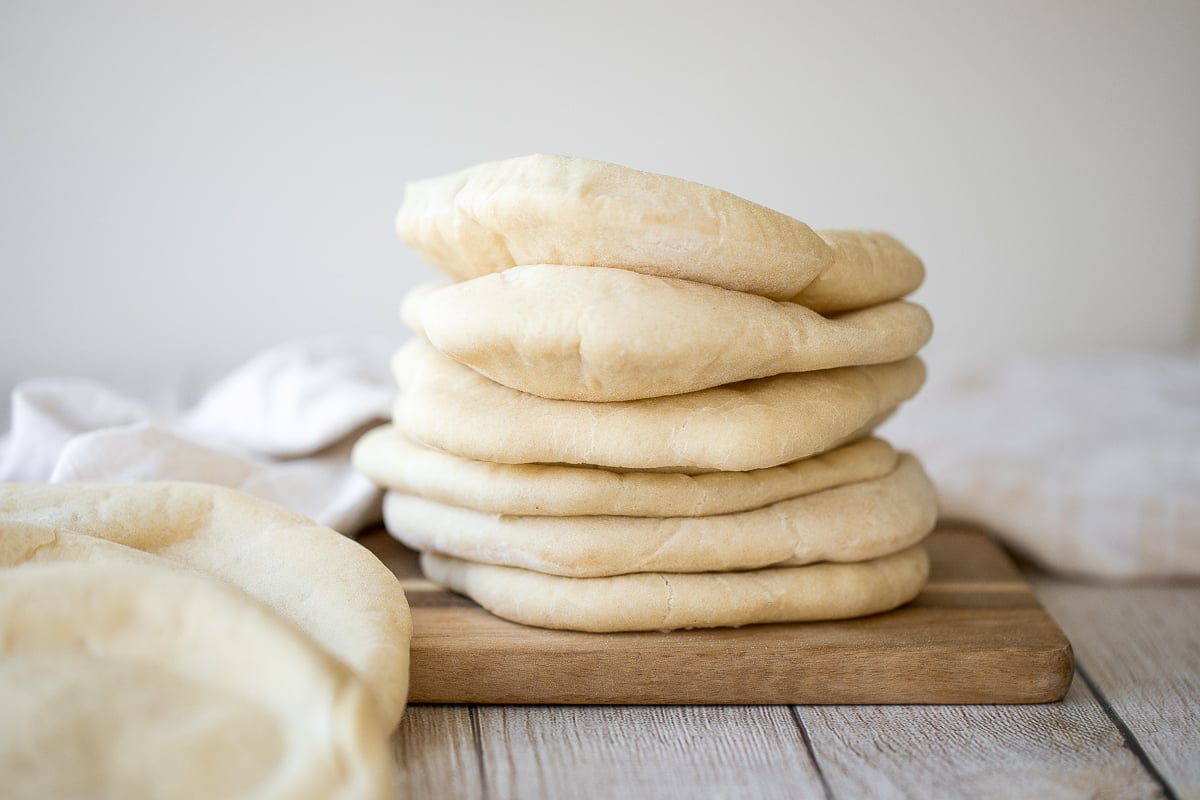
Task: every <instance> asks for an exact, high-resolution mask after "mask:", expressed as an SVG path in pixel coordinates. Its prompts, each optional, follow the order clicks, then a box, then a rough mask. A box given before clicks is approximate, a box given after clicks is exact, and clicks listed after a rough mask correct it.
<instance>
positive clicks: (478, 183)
mask: <svg viewBox="0 0 1200 800" xmlns="http://www.w3.org/2000/svg"><path fill="white" fill-rule="evenodd" d="M396 230H397V232H398V233H399V235H400V238H401V239H403V240H404V241H405V242H407V243H408V244H409V245H411V246H412V247H413V248H415V249H416V250H417V252H419V253H420V254H421V257H422V258H424V259H425V260H426V261H428V262H429V263H430V264H432V265H433V266H435V267H437V268H438V269H440V270H442V271H443V272H445V273H446V274H448V275H450V276H451V277H453V278H455V279H456V280H467V279H469V278H474V277H477V276H479V275H485V274H487V273H489V272H499V271H501V270H504V269H507V268H509V267H512V266H516V265H519V264H577V265H580V266H594V267H621V268H623V269H628V270H633V271H635V272H642V273H645V274H647V275H660V276H664V277H671V278H684V279H687V280H693V281H699V282H701V283H708V284H712V285H714V286H723V287H725V288H727V289H734V290H737V291H743V292H752V293H754V294H761V295H764V296H766V297H774V298H776V299H785V298H788V297H793V296H795V295H796V294H798V293H799V292H800V291H801V290H802V289H804V287H806V286H808V285H809V284H810V283H811V282H812V281H813V279H814V278H816V277H817V276H818V275H820V274H821V273H822V272H823V271H825V270H826V269H827V268H828V267H829V266H830V265H831V264H832V263H833V252H832V250H831V249H830V248H829V246H828V245H826V244H825V242H824V241H823V240H822V239H821V237H820V236H818V235H817V234H816V233H814V232H813V231H812V229H810V228H809V227H808V226H807V225H805V224H804V223H803V222H800V221H799V220H795V219H792V218H791V217H789V216H787V215H785V214H780V213H779V212H777V211H772V210H771V209H769V208H765V207H763V206H760V205H758V204H757V203H752V202H750V201H748V200H743V199H742V198H740V197H737V196H736V195H732V194H730V193H728V192H724V191H721V190H719V189H713V188H710V187H708V186H703V185H701V184H698V183H693V182H691V181H686V180H682V179H679V178H671V177H667V176H664V175H655V174H653V173H649V172H641V171H639V170H635V169H629V168H627V167H621V166H617V165H615V164H606V163H604V162H601V161H589V160H587V159H582V158H568V157H565V156H553V155H532V156H525V157H522V158H513V159H508V160H506V161H497V162H492V163H488V164H481V165H479V166H476V167H472V168H470V169H467V170H463V171H461V172H456V173H454V174H451V175H446V176H443V177H439V178H432V179H429V180H423V181H417V182H414V183H409V184H408V186H407V187H406V188H405V192H404V203H403V205H402V206H401V207H400V211H399V213H398V214H397V216H396Z"/></svg>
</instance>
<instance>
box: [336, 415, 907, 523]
mask: <svg viewBox="0 0 1200 800" xmlns="http://www.w3.org/2000/svg"><path fill="white" fill-rule="evenodd" d="M352 457H353V461H354V466H355V467H356V468H357V469H358V470H359V472H362V473H363V474H364V475H366V476H367V477H368V478H370V479H371V480H372V481H374V482H375V483H377V484H379V485H380V486H383V487H385V488H390V489H397V490H399V491H401V492H406V493H408V494H415V495H420V496H421V497H428V498H429V499H431V500H436V501H438V502H440V503H446V504H449V505H456V506H461V507H463V508H472V509H475V510H477V511H486V512H491V513H494V514H521V515H534V516H551V517H565V516H587V515H592V514H610V515H616V516H626V517H701V516H707V515H711V514H728V513H731V512H734V511H746V510H748V509H751V508H761V507H762V506H765V505H769V504H771V503H774V502H777V501H779V500H785V499H787V498H789V497H798V496H800V495H804V494H812V493H813V492H819V491H821V490H823V489H830V488H832V487H834V486H841V485H843V484H847V483H855V482H857V481H864V480H870V479H872V478H879V477H882V476H884V475H886V474H887V473H889V472H891V471H892V469H893V468H895V466H896V451H895V450H893V449H892V446H891V445H889V444H888V443H887V442H885V441H883V440H882V439H875V438H868V439H862V440H859V441H857V442H852V443H851V444H847V445H843V446H842V447H838V448H836V449H834V450H830V451H829V452H828V453H823V454H821V455H819V456H813V457H811V458H805V459H801V460H799V461H793V462H791V463H789V464H782V465H780V466H778V467H769V468H767V469H759V470H752V471H750V472H706V473H702V474H699V475H685V474H682V473H678V472H620V471H616V470H608V469H603V468H600V467H582V466H565V465H560V464H494V463H491V462H488V461H474V460H471V459H466V458H459V457H458V456H455V455H451V454H450V453H443V452H442V451H440V450H434V449H433V448H430V447H426V446H425V445H422V444H420V443H418V442H414V441H413V440H411V439H409V438H408V437H407V436H405V435H404V434H402V433H401V432H400V431H398V430H396V429H395V428H394V427H392V426H391V425H381V426H379V427H378V428H375V429H373V430H371V431H368V432H367V433H366V434H364V435H363V436H362V437H361V438H360V439H359V440H358V442H357V443H355V446H354V451H353V456H352Z"/></svg>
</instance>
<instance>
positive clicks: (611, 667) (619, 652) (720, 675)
mask: <svg viewBox="0 0 1200 800" xmlns="http://www.w3.org/2000/svg"><path fill="white" fill-rule="evenodd" d="M361 541H362V542H363V544H365V545H366V546H367V547H369V548H370V549H372V550H373V551H374V552H375V553H376V554H377V555H378V556H379V557H380V559H381V560H383V561H384V563H386V564H387V565H388V566H389V567H391V568H392V570H393V571H394V572H396V574H397V575H398V576H399V577H400V578H401V581H402V583H403V584H404V588H405V593H406V594H407V596H408V599H409V604H410V605H411V606H412V612H413V626H414V635H413V642H412V675H411V684H410V693H409V696H410V700H411V702H413V703H535V704H536V703H580V704H583V703H586V704H596V703H599V704H614V703H628V704H710V703H719V704H818V703H819V704H828V703H835V704H856V703H1039V702H1048V701H1053V700H1057V699H1059V698H1061V697H1062V696H1063V695H1064V693H1065V692H1066V690H1067V687H1068V686H1069V684H1070V681H1071V675H1072V672H1073V662H1072V655H1071V647H1070V644H1069V643H1068V641H1067V639H1066V636H1065V635H1064V634H1063V633H1062V631H1061V630H1060V629H1059V628H1058V626H1057V625H1056V624H1055V623H1054V621H1053V620H1052V619H1051V618H1050V617H1049V615H1047V614H1046V612H1045V611H1044V610H1043V609H1042V607H1041V606H1040V605H1039V604H1038V602H1037V600H1036V598H1035V597H1034V595H1033V593H1032V592H1031V590H1030V588H1029V586H1028V584H1027V583H1026V582H1025V580H1024V579H1023V578H1022V577H1021V575H1020V573H1019V572H1018V571H1017V569H1016V568H1015V567H1014V565H1013V564H1012V562H1011V560H1010V559H1009V558H1008V556H1007V555H1006V554H1005V553H1004V551H1003V550H1001V549H1000V548H999V547H998V546H997V545H996V544H995V543H994V542H993V541H992V540H991V539H990V538H989V537H988V536H986V535H985V534H983V533H980V532H978V531H973V530H966V529H962V528H943V529H939V530H938V531H935V532H934V533H933V534H932V535H931V536H930V538H929V540H928V547H929V552H930V556H931V559H932V564H933V570H932V574H931V579H930V583H929V585H928V586H927V587H926V589H925V590H924V591H923V592H922V593H921V595H920V596H918V597H917V599H916V600H914V601H913V602H912V603H911V604H909V605H908V606H905V607H904V608H901V609H898V610H896V611H893V612H889V613H887V614H879V615H876V616H872V617H866V618H862V619H854V620H844V621H836V622H820V623H802V624H776V625H752V626H747V627H744V628H736V629H732V628H724V629H713V630H695V631H674V632H670V633H622V634H592V633H575V632H570V631H549V630H542V629H537V628H529V627H525V626H522V625H517V624H514V623H511V622H507V621H505V620H502V619H499V618H497V617H494V616H492V615H491V614H489V613H488V612H486V611H484V610H483V609H481V608H480V607H479V606H477V605H476V604H475V603H473V602H472V601H470V600H468V599H467V598H464V597H460V596H458V595H455V594H452V593H450V592H447V591H445V590H442V589H441V588H439V587H437V586H435V585H433V584H432V583H430V582H429V581H427V580H425V579H424V578H423V577H421V575H420V572H419V569H418V567H417V563H416V558H415V556H414V554H413V553H411V552H410V551H408V550H406V549H405V548H403V547H402V546H401V545H399V544H398V543H396V542H395V541H394V540H392V539H391V538H390V537H388V536H387V534H386V533H384V532H382V531H374V532H371V533H369V534H367V535H366V536H364V537H363V539H362V540H361Z"/></svg>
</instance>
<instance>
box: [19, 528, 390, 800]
mask: <svg viewBox="0 0 1200 800" xmlns="http://www.w3.org/2000/svg"><path fill="white" fill-rule="evenodd" d="M15 524H16V525H18V526H21V525H24V523H15ZM9 532H11V529H9ZM18 535H19V534H18ZM104 544H109V545H110V546H111V547H118V546H117V545H111V543H104ZM139 555H141V554H139ZM147 558H149V557H147ZM373 704H374V698H372V697H371V695H370V694H369V692H368V690H367V689H366V687H364V686H363V685H362V683H361V682H360V681H359V680H358V679H357V678H356V677H355V676H354V675H353V673H351V671H350V670H349V669H348V668H347V667H346V666H345V665H343V664H342V663H341V662H339V661H338V660H337V659H335V658H333V657H332V656H330V655H329V654H327V653H325V652H324V651H323V650H322V649H321V648H320V647H318V646H317V645H316V644H314V643H313V642H312V640H311V639H309V638H308V637H307V636H305V635H304V634H303V633H301V632H299V631H298V630H296V629H295V628H293V627H292V626H291V625H290V624H289V623H287V622H285V621H284V620H283V619H281V618H280V617H279V616H278V615H276V614H275V613H274V612H273V611H271V610H270V609H268V608H267V607H265V606H263V605H261V604H259V603H258V602H257V601H255V600H253V599H251V598H250V597H249V596H247V595H246V594H244V593H243V592H241V591H239V590H237V589H235V588H233V587H231V586H229V585H228V584H225V583H224V582H222V581H219V580H217V579H215V578H212V577H209V576H206V575H202V574H200V573H196V572H192V571H189V570H182V569H174V570H172V569H157V568H155V567H153V566H149V565H147V564H146V563H145V562H144V561H139V560H136V559H134V560H131V562H130V563H119V560H117V559H113V558H110V559H108V560H107V561H105V563H103V564H97V563H55V564H46V563H39V564H27V565H24V566H20V567H17V568H10V569H4V570H0V718H2V723H0V774H2V775H3V776H4V786H5V797H8V798H30V799H31V800H32V798H43V797H112V798H125V797H155V798H201V797H204V798H207V797H223V798H224V797H227V798H263V799H264V800H265V798H280V800H282V799H283V798H289V800H290V799H291V798H297V799H299V798H347V799H348V798H360V797H374V798H382V797H384V796H386V794H387V790H388V788H389V787H388V784H389V778H390V758H389V753H388V750H387V747H386V737H385V736H383V735H382V734H381V732H380V725H381V724H380V721H379V720H378V719H377V718H376V717H375V716H374V713H373V709H372V706H373Z"/></svg>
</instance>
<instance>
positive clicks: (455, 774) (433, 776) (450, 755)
mask: <svg viewBox="0 0 1200 800" xmlns="http://www.w3.org/2000/svg"><path fill="white" fill-rule="evenodd" d="M471 713H472V712H471V709H469V708H467V707H465V706H409V707H408V709H407V710H406V711H405V712H404V719H402V720H401V721H400V726H399V727H398V728H397V729H396V731H395V733H393V734H392V747H393V750H394V752H395V756H396V775H395V781H394V786H393V792H392V796H393V797H398V798H399V797H455V798H461V800H480V799H481V798H483V797H486V796H487V795H486V794H485V790H484V784H483V771H482V761H481V759H480V754H479V743H478V741H477V736H476V734H475V726H474V724H473V722H472V719H471Z"/></svg>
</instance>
